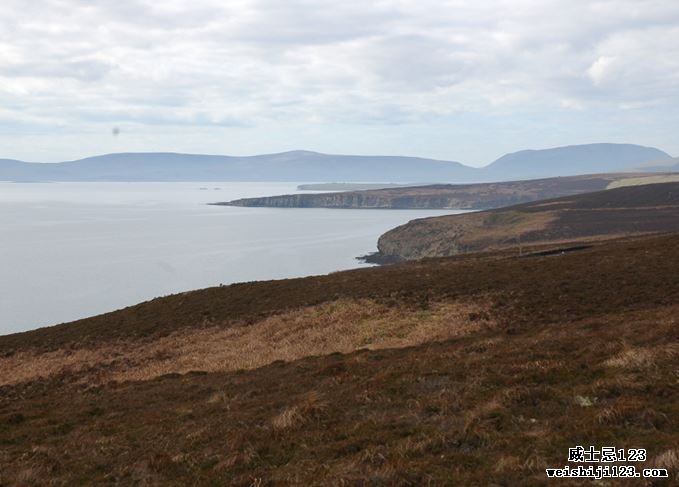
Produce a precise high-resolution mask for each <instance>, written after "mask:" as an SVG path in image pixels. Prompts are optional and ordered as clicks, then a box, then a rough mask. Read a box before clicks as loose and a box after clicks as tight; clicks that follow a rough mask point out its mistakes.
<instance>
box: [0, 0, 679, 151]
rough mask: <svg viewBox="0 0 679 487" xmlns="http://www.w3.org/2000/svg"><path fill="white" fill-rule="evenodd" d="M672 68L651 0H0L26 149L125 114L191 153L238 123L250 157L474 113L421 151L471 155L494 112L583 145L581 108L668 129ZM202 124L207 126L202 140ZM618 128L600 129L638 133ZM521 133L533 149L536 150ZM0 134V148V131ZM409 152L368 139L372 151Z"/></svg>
mask: <svg viewBox="0 0 679 487" xmlns="http://www.w3.org/2000/svg"><path fill="white" fill-rule="evenodd" d="M678 73H679V3H677V2H668V1H666V0H615V1H613V0H591V1H590V0H487V1H482V2H479V1H468V0H419V1H415V0H377V1H374V2H365V1H363V0H361V1H359V0H344V1H342V2H330V1H327V2H319V1H317V0H288V1H285V2H281V1H279V0H230V1H229V2H220V1H217V0H194V1H191V2H189V1H186V0H166V1H164V2H157V1H153V0H101V1H98V2H90V1H85V0H34V1H33V2H31V6H30V9H29V8H27V7H26V3H25V2H24V1H19V0H4V1H3V2H2V4H1V5H0V104H1V105H2V107H3V111H2V118H3V120H5V121H6V122H4V124H3V126H5V127H14V129H13V130H12V131H11V132H16V131H19V132H20V131H28V132H30V133H42V134H43V139H42V140H43V142H42V144H43V148H42V152H40V153H44V152H45V151H46V150H47V147H48V146H49V144H53V145H54V146H55V147H56V146H58V145H59V142H58V140H57V137H58V136H59V134H58V133H56V134H55V133H52V131H51V129H50V128H51V127H65V128H64V129H63V130H66V131H69V130H70V133H71V134H72V135H75V134H77V133H80V132H96V131H100V132H101V133H102V134H104V133H106V134H110V127H111V126H113V125H116V126H123V127H124V126H126V125H128V126H130V127H132V128H133V129H134V130H132V131H137V132H138V133H143V134H145V135H144V140H145V141H146V143H147V146H143V147H147V148H148V150H160V149H164V148H167V149H174V148H177V144H178V142H177V140H176V139H175V138H170V137H167V135H166V134H167V132H166V131H167V127H172V126H174V127H177V128H181V129H182V130H183V132H184V133H187V134H189V133H190V131H191V130H195V131H196V133H198V132H200V133H201V134H202V135H201V137H200V141H201V144H205V143H207V144H208V145H209V146H208V147H205V148H204V149H203V150H200V148H199V147H196V148H195V149H194V150H200V151H202V152H219V151H223V150H224V149H228V148H233V150H235V151H238V150H246V148H247V149H249V148H251V147H253V146H255V145H256V144H254V143H252V142H248V143H247V144H246V143H244V142H243V143H242V144H241V145H238V144H237V143H236V144H235V145H234V144H230V145H229V146H228V147H225V146H224V145H222V144H221V142H220V141H221V140H223V137H222V134H223V133H222V132H219V127H241V128H247V129H248V132H247V134H248V135H247V138H248V140H251V141H256V140H260V141H261V142H260V146H261V148H262V151H264V150H277V149H279V148H280V149H284V148H287V147H282V144H280V143H278V145H272V144H273V143H270V138H269V137H268V133H270V131H271V127H276V126H280V127H282V128H281V130H284V129H285V127H288V128H289V127H292V126H295V127H306V129H302V130H301V131H302V132H305V133H306V134H308V138H307V139H305V138H304V137H302V136H297V137H292V138H288V139H287V140H289V141H290V142H289V143H295V144H296V145H297V146H298V147H309V148H311V146H314V145H315V148H316V149H321V150H323V149H324V148H325V146H324V144H325V142H323V141H325V140H327V139H328V138H330V137H331V134H329V133H323V130H328V131H330V130H335V131H337V126H338V125H344V126H351V127H354V128H355V131H354V132H351V130H350V131H349V132H351V133H361V129H360V127H363V126H372V127H374V126H376V125H377V126H379V125H383V126H384V129H383V130H384V131H392V132H393V131H395V130H401V131H402V132H403V133H406V131H407V130H410V129H412V127H414V126H417V131H418V133H426V129H427V127H430V128H431V131H432V133H433V132H436V131H437V130H439V129H440V127H441V126H442V125H441V124H443V125H445V124H448V125H449V126H450V128H451V129H454V128H455V127H457V124H459V123H460V121H462V123H465V124H466V125H467V130H471V126H470V125H469V124H470V123H471V121H473V124H475V126H476V132H475V134H476V136H474V135H473V134H472V135H471V136H470V135H469V134H467V135H466V136H465V139H464V140H452V141H450V148H449V149H445V148H444V147H443V142H441V140H440V139H436V140H434V139H432V141H431V144H432V147H435V149H432V151H431V153H430V154H429V155H434V156H438V157H449V158H459V157H458V156H457V154H456V151H458V150H462V152H464V151H467V152H468V153H470V154H472V158H481V157H487V156H486V155H485V154H490V151H491V150H494V151H495V152H498V153H499V152H501V151H502V150H503V148H504V147H505V145H503V146H499V145H498V146H497V147H493V148H488V144H483V145H484V146H485V147H484V148H483V149H478V150H477V152H476V153H475V152H474V149H473V148H471V144H474V143H476V144H478V143H479V141H480V140H482V137H485V136H487V132H488V130H489V128H490V127H494V126H495V125H496V124H497V123H499V122H498V120H500V119H504V118H505V117H507V116H509V115H512V116H513V117H514V118H515V123H516V124H517V126H519V127H520V126H522V124H523V125H525V127H526V132H527V135H526V137H527V138H526V140H528V141H530V140H532V139H531V138H530V136H529V135H530V134H532V136H533V137H538V135H539V134H536V133H535V128H534V123H535V120H536V119H537V118H543V117H552V118H554V119H557V118H558V117H562V116H564V115H563V113H564V111H573V112H577V113H581V114H582V117H583V118H582V120H581V121H579V120H574V121H570V122H569V123H574V124H577V123H581V124H582V134H583V137H582V139H583V140H584V138H585V135H586V134H590V135H591V133H592V132H591V130H592V129H593V127H592V126H591V123H592V111H596V112H598V113H602V114H603V113H609V114H610V113H611V112H612V111H616V110H620V113H622V112H625V113H627V112H633V111H635V110H655V111H656V116H658V117H659V118H661V119H662V120H659V121H658V123H663V124H664V125H665V126H667V125H668V124H669V125H670V126H671V125H674V127H675V128H676V125H677V123H678V121H677V118H676V117H677V114H676V112H675V111H673V110H671V109H670V108H663V107H670V106H677V104H678V103H679V88H678V87H679V74H678ZM9 120H13V121H15V122H14V123H15V124H16V125H14V126H13V125H12V122H9ZM399 125H403V128H401V129H397V128H395V127H397V126H399ZM211 127H212V128H211ZM311 127H314V130H313V131H312V130H310V128H311ZM323 127H326V128H325V129H324V128H323ZM205 130H208V131H210V130H213V132H212V133H213V134H214V135H213V139H214V142H213V143H212V144H211V145H210V142H209V141H210V140H211V139H210V137H209V136H208V135H205V132H204V131H205ZM285 130H287V129H285ZM626 130H629V128H628V129H626ZM126 132H128V131H126ZM126 132H124V133H126ZM452 132H454V130H451V133H452ZM59 133H61V132H59ZM577 133H578V130H577V127H574V128H573V132H572V134H575V135H577ZM313 134H316V135H315V137H316V138H311V137H312V136H313ZM385 134H386V132H385ZM572 134H571V136H573V135H572ZM609 134H610V131H609V129H606V131H602V132H601V136H602V137H603V136H608V135H609ZM633 136H634V134H631V133H622V132H620V133H619V134H618V135H617V138H618V139H623V138H627V139H629V141H631V142H635V141H637V140H636V139H634V137H633ZM282 138H283V139H285V137H282ZM499 138H500V137H499ZM119 139H120V140H123V137H119ZM241 139H242V138H241ZM396 139H397V140H403V138H402V137H397V138H396ZM64 140H65V139H64ZM102 140H103V139H102ZM140 140H141V139H140ZM306 140H308V141H309V142H308V143H305V141H306ZM375 140H376V141H377V140H390V141H393V138H390V137H387V136H386V135H385V137H376V138H375ZM534 140H535V142H534V143H533V144H532V145H533V146H540V145H543V144H541V140H540V139H537V138H535V139H534ZM550 140H551V139H550ZM579 141H580V140H564V143H577V142H579ZM639 142H645V141H644V140H639ZM646 142H654V143H661V144H662V143H665V146H664V147H667V148H668V149H673V147H672V144H674V142H672V141H669V140H668V141H665V140H664V139H662V140H661V139H657V140H656V139H654V140H652V141H646ZM0 143H3V146H5V145H9V144H8V141H7V140H5V139H2V138H1V137H0ZM35 143H36V140H35V139H31V144H35ZM62 143H64V144H65V142H62ZM116 143H119V142H116ZM380 144H382V145H380ZM465 144H467V146H466V149H465V148H464V147H465ZM326 145H327V144H326ZM345 146H346V150H345V151H346V152H351V151H352V150H353V149H352V147H359V146H360V147H364V145H363V144H354V142H353V141H352V140H346V141H345ZM423 146H426V143H425V142H423V141H420V142H419V143H418V145H417V147H418V148H419V147H423ZM183 147H189V148H193V147H194V146H182V148H183ZM408 147H410V146H407V145H400V146H399V145H397V146H394V145H389V146H385V145H384V144H383V143H380V142H376V143H375V146H374V148H373V149H372V152H385V153H388V152H394V151H401V152H407V151H408ZM413 147H414V146H413ZM674 147H676V146H674ZM461 148H462V149H461ZM506 148H507V149H515V148H520V147H506ZM17 150H18V151H19V152H21V151H24V152H21V153H22V154H23V153H27V152H30V151H29V149H28V148H24V149H22V148H21V147H19V149H17ZM675 150H679V147H676V149H675ZM255 151H256V152H258V151H257V150H256V149H255ZM5 152H7V151H5ZM19 152H17V153H19ZM3 155H6V154H0V156H3ZM74 155H79V154H74ZM55 157H56V156H55Z"/></svg>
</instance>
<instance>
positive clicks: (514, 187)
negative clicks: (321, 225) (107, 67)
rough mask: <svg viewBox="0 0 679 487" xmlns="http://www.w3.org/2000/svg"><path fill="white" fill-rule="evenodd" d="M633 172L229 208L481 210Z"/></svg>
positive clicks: (273, 200)
mask: <svg viewBox="0 0 679 487" xmlns="http://www.w3.org/2000/svg"><path fill="white" fill-rule="evenodd" d="M632 176H638V175H633V174H625V175H616V174H607V175H595V176H574V177H568V178H549V179H538V180H533V181H513V182H505V183H481V184H465V185H452V184H438V185H429V186H419V187H402V188H389V189H379V190H365V191H346V192H336V193H316V194H289V195H281V196H268V197H260V198H244V199H240V200H235V201H229V202H226V203H217V204H220V205H229V206H255V207H271V208H343V209H349V208H363V209H406V208H411V209H445V208H455V209H463V210H464V209H468V210H483V209H490V208H500V207H504V206H510V205H516V204H519V203H527V202H531V201H536V200H541V199H547V198H556V197H559V196H567V195H574V194H581V193H586V192H591V191H599V190H602V189H606V187H607V186H608V185H609V184H610V183H611V182H612V181H618V180H620V179H624V178H628V177H632Z"/></svg>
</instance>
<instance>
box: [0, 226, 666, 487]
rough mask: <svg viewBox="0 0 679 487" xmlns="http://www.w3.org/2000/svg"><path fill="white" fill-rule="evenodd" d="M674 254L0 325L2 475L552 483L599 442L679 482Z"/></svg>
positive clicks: (400, 276)
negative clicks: (642, 452)
mask: <svg viewBox="0 0 679 487" xmlns="http://www.w3.org/2000/svg"><path fill="white" fill-rule="evenodd" d="M678 273H679V237H678V236H677V235H671V236H655V237H644V238H636V239H622V240H616V241H612V242H606V243H601V242H599V243H596V242H595V243H592V245H591V247H589V248H586V249H583V250H581V251H579V252H572V253H566V254H563V255H561V254H557V255H549V256H547V255H543V256H540V255H536V256H532V257H528V258H519V257H517V256H516V253H515V252H514V251H507V252H496V253H486V254H470V255H466V256H459V257H451V258H445V259H437V260H429V261H422V262H415V263H406V264H398V265H393V266H386V267H381V268H372V269H364V270H358V271H349V272H341V273H334V274H331V275H328V276H321V277H310V278H304V279H291V280H285V281H269V282H259V283H249V284H239V285H233V286H227V287H219V288H212V289H206V290H201V291H195V292H190V293H183V294H180V295H175V296H169V297H165V298H160V299H156V300H153V301H149V302H147V303H142V304H140V305H138V306H134V307H130V308H127V309H125V310H121V311H117V312H114V313H109V314H106V315H102V316H99V317H94V318H90V319H87V320H81V321H79V322H75V323H71V324H65V325H59V326H56V327H53V328H46V329H41V330H36V331H31V332H27V333H23V334H17V335H11V336H6V337H0V484H2V485H44V484H48V485H69V486H76V485H106V484H117V485H163V486H166V485H234V486H251V485H261V486H266V485H403V486H405V485H469V486H475V485H479V486H487V485H545V484H546V482H547V481H546V477H545V470H544V469H545V468H548V467H557V466H563V465H566V464H568V462H567V456H568V449H569V448H572V447H574V446H575V445H590V444H591V445H595V447H600V446H604V445H614V446H615V447H617V448H645V449H647V452H648V461H647V462H643V463H639V464H636V466H637V468H638V469H641V468H642V467H643V468H646V467H650V466H653V467H658V468H667V469H669V472H670V476H671V477H670V479H667V480H666V481H665V482H664V483H663V482H662V481H655V482H654V483H653V485H673V484H676V482H677V481H679V477H677V474H678V473H679V451H677V444H679V428H678V426H677V423H676V421H675V419H674V418H676V417H677V416H678V415H679V389H677V385H676V374H675V372H676V369H677V366H678V365H679V363H678V357H679V335H678V333H677V332H678V330H679V329H678V328H677V326H676V317H677V316H678V315H679V308H678V307H677V303H678V302H679V280H677V278H676V276H677V275H678ZM569 465H571V466H574V465H575V464H569ZM559 485H582V483H578V482H570V481H568V480H562V481H561V482H559ZM616 485H618V484H617V483H616ZM620 485H624V484H620ZM633 485H650V483H644V481H643V480H642V481H635V483H634V484H633Z"/></svg>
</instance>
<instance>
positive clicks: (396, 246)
mask: <svg viewBox="0 0 679 487" xmlns="http://www.w3.org/2000/svg"><path fill="white" fill-rule="evenodd" d="M677 231H679V183H676V182H673V183H660V184H646V185H640V186H628V187H622V188H617V189H611V190H607V191H598V192H593V193H588V194H582V195H576V196H568V197H562V198H557V199H551V200H544V201H538V202H532V203H527V204H521V205H515V206H510V207H505V208H501V209H494V210H488V211H482V212H478V213H469V214H464V215H447V216H442V217H433V218H422V219H417V220H412V221H410V222H408V223H406V224H405V225H401V226H399V227H396V228H394V229H392V230H390V231H388V232H386V233H385V234H383V235H382V236H381V237H380V238H379V240H378V243H377V248H378V252H377V253H376V254H373V255H371V256H368V257H367V258H366V260H367V261H368V262H373V263H392V262H399V261H406V260H417V259H422V258H428V257H445V256H452V255H458V254H464V253H468V252H480V251H487V250H499V249H505V248H509V247H514V248H517V252H519V253H530V252H531V251H534V250H535V249H538V248H544V247H545V246H546V245H549V244H552V245H555V244H556V245H558V244H559V243H560V242H566V241H569V242H573V241H580V240H592V239H597V240H598V239H606V238H613V237H621V236H633V235H644V234H651V233H664V232H677Z"/></svg>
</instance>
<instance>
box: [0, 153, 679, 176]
mask: <svg viewBox="0 0 679 487" xmlns="http://www.w3.org/2000/svg"><path fill="white" fill-rule="evenodd" d="M669 158H670V156H669V155H668V154H666V153H665V152H663V151H661V150H658V149H653V148H650V147H642V146H638V145H630V144H592V145H581V146H569V147H560V148H556V149H547V150H530V151H521V152H516V153H513V154H507V155H506V156H503V157H501V158H500V159H498V160H497V161H495V162H494V163H492V164H490V165H489V166H487V167H485V168H481V169H479V168H473V167H469V166H465V165H463V164H460V163H459V162H451V161H440V160H434V159H424V158H418V157H400V156H355V155H331V154H320V153H318V152H309V151H291V152H283V153H280V154H264V155H256V156H247V157H233V156H217V155H195V154H177V153H160V152H152V153H122V154H108V155H102V156H96V157H89V158H86V159H80V160H77V161H69V162H61V163H54V164H40V163H24V162H20V161H14V160H0V180H10V181H295V182H320V181H327V182H399V183H437V182H438V183H470V182H483V181H508V180H522V179H533V178H544V177H553V176H569V175H578V174H593V173H606V172H620V171H625V170H630V168H632V167H634V166H639V165H642V164H644V163H647V162H648V161H657V160H666V159H669ZM665 170H667V169H665Z"/></svg>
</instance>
